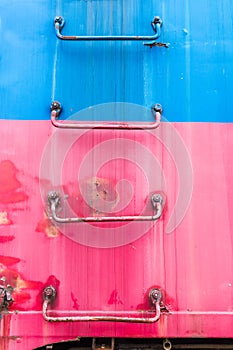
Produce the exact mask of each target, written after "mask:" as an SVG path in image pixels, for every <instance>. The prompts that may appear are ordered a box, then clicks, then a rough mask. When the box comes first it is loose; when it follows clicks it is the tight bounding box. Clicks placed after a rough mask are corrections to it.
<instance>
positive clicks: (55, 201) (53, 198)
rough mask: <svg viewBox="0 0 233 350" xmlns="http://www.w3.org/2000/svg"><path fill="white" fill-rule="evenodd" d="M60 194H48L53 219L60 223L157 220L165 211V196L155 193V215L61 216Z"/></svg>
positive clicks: (153, 202) (153, 204)
mask: <svg viewBox="0 0 233 350" xmlns="http://www.w3.org/2000/svg"><path fill="white" fill-rule="evenodd" d="M60 201H61V198H60V195H59V193H57V192H56V191H51V192H49V194H48V202H49V205H50V211H51V215H52V217H51V219H53V220H54V221H56V222H57V223H60V224H71V223H78V222H112V221H155V220H158V219H159V218H160V216H161V214H162V211H163V197H162V196H161V195H160V194H153V195H152V196H151V204H152V207H153V210H154V215H142V216H136V215H127V216H102V217H100V216H88V217H81V218H80V217H74V218H61V217H59V216H58V215H57V212H56V210H57V208H58V207H59V205H60Z"/></svg>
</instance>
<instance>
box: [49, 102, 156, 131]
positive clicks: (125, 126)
mask: <svg viewBox="0 0 233 350" xmlns="http://www.w3.org/2000/svg"><path fill="white" fill-rule="evenodd" d="M50 110H51V115H50V118H51V123H52V124H53V126H55V127H56V128H60V129H120V130H140V129H145V130H153V129H156V128H157V127H158V126H159V125H160V121H161V113H162V106H161V105H160V104H159V103H156V104H155V105H153V106H152V108H151V111H152V113H153V116H154V118H155V122H152V123H150V122H147V123H143V122H141V123H136V122H134V123H129V122H94V121H93V122H91V121H88V122H85V121H77V122H75V123H71V122H66V121H58V118H59V116H60V114H61V112H62V106H61V103H60V102H58V101H53V102H52V104H51V107H50Z"/></svg>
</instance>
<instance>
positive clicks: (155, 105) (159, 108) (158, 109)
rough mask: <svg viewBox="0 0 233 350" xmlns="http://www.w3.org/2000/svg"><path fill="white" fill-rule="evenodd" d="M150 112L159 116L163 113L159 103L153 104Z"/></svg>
mask: <svg viewBox="0 0 233 350" xmlns="http://www.w3.org/2000/svg"><path fill="white" fill-rule="evenodd" d="M151 109H152V112H159V113H160V114H162V111H163V107H162V105H161V104H160V103H155V104H154V105H153V106H152V107H151Z"/></svg>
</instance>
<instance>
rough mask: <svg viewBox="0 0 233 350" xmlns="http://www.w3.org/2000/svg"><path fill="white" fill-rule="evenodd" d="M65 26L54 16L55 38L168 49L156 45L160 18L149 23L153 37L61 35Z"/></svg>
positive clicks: (62, 21)
mask: <svg viewBox="0 0 233 350" xmlns="http://www.w3.org/2000/svg"><path fill="white" fill-rule="evenodd" d="M64 25H65V20H64V18H63V17H61V16H56V17H55V19H54V26H55V32H56V36H57V37H58V38H59V39H61V40H72V41H74V40H75V41H147V43H144V45H148V46H154V45H156V44H157V45H158V46H164V47H168V45H167V44H164V43H156V40H157V39H158V38H159V37H160V35H161V27H162V20H161V19H160V17H158V16H155V17H154V19H153V21H152V22H151V26H152V28H153V30H154V32H155V34H154V35H150V36H148V35H96V36H93V35H83V36H80V35H63V34H62V33H61V31H62V29H63V27H64Z"/></svg>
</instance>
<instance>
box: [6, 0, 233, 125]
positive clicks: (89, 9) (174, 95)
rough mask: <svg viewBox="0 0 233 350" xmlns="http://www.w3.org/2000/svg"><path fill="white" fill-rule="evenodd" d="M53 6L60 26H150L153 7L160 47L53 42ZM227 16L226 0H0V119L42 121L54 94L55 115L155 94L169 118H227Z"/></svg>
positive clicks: (74, 31) (140, 29) (232, 48)
mask: <svg viewBox="0 0 233 350" xmlns="http://www.w3.org/2000/svg"><path fill="white" fill-rule="evenodd" d="M56 15H59V16H63V17H64V18H65V21H66V23H65V27H64V29H63V31H62V33H63V34H64V35H153V34H154V32H153V30H152V28H151V25H150V22H151V21H152V20H153V18H154V16H156V15H158V16H160V17H161V18H162V20H163V27H162V35H161V38H160V39H159V40H158V41H162V42H165V43H169V44H170V46H169V48H168V49H166V48H163V47H153V48H152V49H150V48H149V47H147V46H144V45H143V44H142V42H75V41H72V42H68V41H60V40H59V39H58V38H57V37H56V36H55V31H54V26H53V20H54V17H55V16H56ZM232 18H233V7H232V1H231V0H225V1H224V2H221V1H213V0H206V1H204V2H203V1H200V0H197V1H191V0H190V1H188V0H162V1H157V0H151V1H144V0H140V1H135V0H127V1H125V0H95V1H94V0H85V1H84V0H79V1H71V0H64V1H61V0H57V1H55V0H52V1H47V0H37V1H34V0H23V1H18V0H1V2H0V35H1V44H0V118H1V119H22V120H23V119H44V120H49V119H50V111H49V106H50V103H51V101H52V100H59V101H60V102H61V103H62V105H63V113H62V118H69V117H70V116H72V115H73V114H75V113H77V112H78V111H80V110H82V109H85V108H87V107H89V106H94V105H99V104H101V103H109V102H128V103H135V104H138V105H142V106H144V107H147V108H150V107H151V105H153V104H154V103H157V102H158V103H160V104H162V105H163V109H164V116H165V117H166V119H167V120H169V121H181V122H191V121H194V122H195V121H196V122H224V123H226V122H233V112H232V108H231V100H232V85H233V64H232V62H233V40H232V38H233V25H232ZM94 119H98V117H97V116H94ZM124 120H132V119H131V116H127V115H125V116H124ZM139 121H142V120H139Z"/></svg>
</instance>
